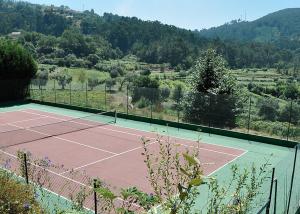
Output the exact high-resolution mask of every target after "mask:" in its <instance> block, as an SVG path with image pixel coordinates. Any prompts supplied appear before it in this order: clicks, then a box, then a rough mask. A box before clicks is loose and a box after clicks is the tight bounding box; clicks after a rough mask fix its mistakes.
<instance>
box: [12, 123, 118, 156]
mask: <svg viewBox="0 0 300 214" xmlns="http://www.w3.org/2000/svg"><path fill="white" fill-rule="evenodd" d="M8 125H11V126H15V127H17V128H20V129H25V130H28V131H31V132H35V133H38V134H42V135H45V136H49V134H47V133H44V132H40V131H36V130H33V129H30V128H29V129H27V128H24V127H22V126H17V125H14V124H9V123H8ZM49 138H55V139H59V140H63V141H66V142H69V143H73V144H77V145H80V146H84V147H88V148H90V149H95V150H98V151H102V152H106V153H110V154H112V155H116V154H117V153H115V152H111V151H108V150H104V149H100V148H97V147H93V146H89V145H86V144H83V143H79V142H76V141H73V140H68V139H65V138H62V137H57V136H51V135H50V136H49ZM38 140H43V139H37V140H33V141H30V142H27V143H32V142H35V141H38Z"/></svg>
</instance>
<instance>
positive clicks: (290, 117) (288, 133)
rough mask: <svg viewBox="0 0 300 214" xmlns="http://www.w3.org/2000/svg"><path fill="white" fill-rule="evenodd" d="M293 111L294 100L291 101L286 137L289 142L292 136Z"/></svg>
mask: <svg viewBox="0 0 300 214" xmlns="http://www.w3.org/2000/svg"><path fill="white" fill-rule="evenodd" d="M292 109H293V100H291V106H290V115H289V124H288V130H287V136H286V140H287V141H288V140H289V135H290V128H291V122H292Z"/></svg>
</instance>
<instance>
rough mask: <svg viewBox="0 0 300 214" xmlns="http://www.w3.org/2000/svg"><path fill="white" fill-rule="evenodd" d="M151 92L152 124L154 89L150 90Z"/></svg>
mask: <svg viewBox="0 0 300 214" xmlns="http://www.w3.org/2000/svg"><path fill="white" fill-rule="evenodd" d="M150 90H151V104H150V117H151V123H152V118H153V98H154V96H153V90H154V89H150Z"/></svg>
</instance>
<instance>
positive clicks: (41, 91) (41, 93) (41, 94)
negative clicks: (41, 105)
mask: <svg viewBox="0 0 300 214" xmlns="http://www.w3.org/2000/svg"><path fill="white" fill-rule="evenodd" d="M39 87H40V96H41V99H40V100H41V101H43V100H44V99H43V86H41V85H40V86H39Z"/></svg>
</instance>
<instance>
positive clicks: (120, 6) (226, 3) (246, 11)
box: [27, 0, 300, 30]
mask: <svg viewBox="0 0 300 214" xmlns="http://www.w3.org/2000/svg"><path fill="white" fill-rule="evenodd" d="M27 1H29V2H32V3H38V4H45V5H51V4H53V5H56V6H60V5H65V6H69V7H70V8H72V9H74V10H78V11H83V10H90V9H94V11H95V12H96V13H98V14H99V15H102V14H103V13H104V12H108V13H113V14H118V15H122V16H130V17H132V16H135V17H138V18H140V19H143V20H151V21H154V20H158V21H160V22H162V23H164V24H170V25H175V26H177V27H181V28H186V29H190V30H195V29H198V30H201V29H204V28H210V27H216V26H219V25H222V24H224V23H226V22H230V21H231V20H235V19H243V20H245V19H246V20H247V21H252V20H255V19H257V18H260V17H262V16H264V15H267V14H269V13H272V12H275V11H278V10H281V9H285V8H300V0H27Z"/></svg>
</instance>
